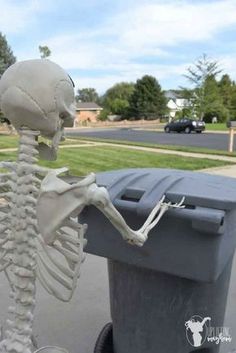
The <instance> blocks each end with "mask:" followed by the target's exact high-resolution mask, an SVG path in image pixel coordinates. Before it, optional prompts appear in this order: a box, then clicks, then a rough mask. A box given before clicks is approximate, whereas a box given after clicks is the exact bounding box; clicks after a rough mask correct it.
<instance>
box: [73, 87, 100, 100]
mask: <svg viewBox="0 0 236 353" xmlns="http://www.w3.org/2000/svg"><path fill="white" fill-rule="evenodd" d="M77 93H78V94H77V95H76V97H75V99H76V101H77V102H95V103H99V96H98V93H97V91H96V89H95V88H82V89H78V91H77Z"/></svg>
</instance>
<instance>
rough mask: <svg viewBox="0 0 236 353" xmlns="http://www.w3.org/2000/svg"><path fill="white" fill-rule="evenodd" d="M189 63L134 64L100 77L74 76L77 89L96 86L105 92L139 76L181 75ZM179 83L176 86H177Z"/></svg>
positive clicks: (168, 76)
mask: <svg viewBox="0 0 236 353" xmlns="http://www.w3.org/2000/svg"><path fill="white" fill-rule="evenodd" d="M187 66H188V64H180V65H164V64H162V65H142V64H134V65H128V66H127V67H123V68H122V70H121V71H120V72H117V73H115V74H111V75H107V74H104V75H103V76H100V77H80V76H78V77H73V80H74V82H75V86H76V89H77V88H78V87H79V88H82V87H96V89H97V90H98V92H99V93H104V92H105V91H106V89H107V88H109V87H111V86H112V85H114V84H115V83H117V82H124V81H125V82H135V81H136V80H137V78H140V77H142V76H144V75H153V76H155V77H157V78H158V80H165V79H170V78H172V77H180V78H181V75H182V74H183V72H185V70H186V67H187ZM177 86H178V83H176V85H175V87H176V88H177Z"/></svg>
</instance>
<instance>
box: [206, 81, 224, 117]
mask: <svg viewBox="0 0 236 353" xmlns="http://www.w3.org/2000/svg"><path fill="white" fill-rule="evenodd" d="M204 91H205V94H204V97H203V106H204V116H203V118H204V120H205V121H206V122H211V121H212V118H213V117H214V116H215V117H217V120H218V122H225V121H226V120H227V119H228V118H229V110H228V109H227V107H226V106H225V104H224V99H223V97H222V95H221V94H220V90H219V85H218V82H217V81H216V79H215V77H214V76H208V77H207V78H206V80H205V83H204Z"/></svg>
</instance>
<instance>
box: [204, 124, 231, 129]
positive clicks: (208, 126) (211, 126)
mask: <svg viewBox="0 0 236 353" xmlns="http://www.w3.org/2000/svg"><path fill="white" fill-rule="evenodd" d="M228 130H229V129H228V128H227V127H226V123H217V124H206V131H228Z"/></svg>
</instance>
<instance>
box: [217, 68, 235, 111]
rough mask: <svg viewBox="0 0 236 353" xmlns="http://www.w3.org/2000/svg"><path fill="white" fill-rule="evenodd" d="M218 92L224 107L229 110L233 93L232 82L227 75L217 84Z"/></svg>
mask: <svg viewBox="0 0 236 353" xmlns="http://www.w3.org/2000/svg"><path fill="white" fill-rule="evenodd" d="M218 86H219V92H220V95H221V97H222V99H223V103H224V106H225V107H226V108H228V109H230V105H231V96H232V93H233V82H232V81H231V79H230V77H229V75H228V74H224V75H223V76H222V77H221V79H220V81H219V82H218Z"/></svg>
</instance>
